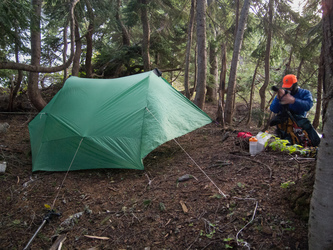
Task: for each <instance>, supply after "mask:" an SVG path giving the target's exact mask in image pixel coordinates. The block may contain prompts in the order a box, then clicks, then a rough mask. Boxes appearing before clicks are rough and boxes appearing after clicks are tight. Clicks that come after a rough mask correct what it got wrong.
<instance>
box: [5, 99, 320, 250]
mask: <svg viewBox="0 0 333 250" xmlns="http://www.w3.org/2000/svg"><path fill="white" fill-rule="evenodd" d="M205 111H206V112H207V113H208V114H209V115H210V116H211V117H212V118H214V117H215V106H211V105H206V108H205ZM238 117H239V118H241V116H238ZM28 119H29V116H27V115H6V114H1V115H0V122H8V123H9V124H10V128H9V129H8V131H7V133H5V134H0V162H1V161H2V160H5V161H6V162H7V169H6V172H5V173H1V174H0V182H1V192H0V249H23V248H24V247H25V246H26V245H27V243H28V242H29V240H30V239H31V238H32V237H33V235H34V233H35V232H36V230H37V229H38V227H39V226H40V225H41V223H42V221H43V218H45V215H46V214H47V206H46V207H45V204H47V205H48V206H51V207H53V208H54V209H55V212H56V213H61V215H59V216H58V215H52V216H51V217H50V220H49V221H48V223H46V224H45V225H44V227H43V228H42V229H41V230H40V232H39V233H38V234H37V236H36V237H35V238H34V239H33V241H32V243H31V245H30V247H31V249H50V248H51V246H52V245H53V244H54V243H55V241H56V240H57V239H64V241H63V243H62V249H118V250H120V249H147V250H148V249H227V248H231V249H302V250H303V249H307V248H308V247H307V215H308V202H309V199H310V198H309V194H310V193H311V191H312V190H311V189H312V185H313V173H314V168H315V161H314V160H311V159H305V160H298V161H296V160H295V159H294V158H293V157H295V156H293V157H292V156H290V155H288V154H287V153H283V152H275V151H272V150H270V149H266V150H265V151H264V152H261V153H260V154H258V155H256V156H254V157H251V156H250V155H249V154H248V149H247V148H246V145H245V146H244V144H243V143H240V139H239V138H237V134H238V132H241V131H249V132H251V133H253V134H256V133H257V132H258V131H259V128H258V127H257V126H255V125H252V126H251V127H248V126H245V125H244V124H243V123H244V122H242V123H240V124H238V125H237V128H236V129H235V130H233V129H229V130H227V131H226V130H222V128H221V126H219V125H218V124H215V123H212V124H209V125H206V126H204V127H202V128H200V129H197V130H195V131H193V132H191V133H189V134H187V135H184V136H182V137H180V138H177V139H176V140H175V141H174V140H172V141H169V142H167V143H165V144H164V145H162V146H160V147H158V148H157V149H156V150H154V151H153V152H151V153H150V154H149V155H148V156H147V157H146V158H145V159H144V165H145V170H144V171H138V170H119V169H118V170H115V169H101V170H89V171H74V172H68V174H66V173H64V172H61V173H58V172H56V173H53V172H37V173H32V172H31V168H32V166H31V153H30V139H29V133H28V127H27V121H28ZM226 135H228V137H227V138H226V139H225V140H224V138H225V137H226ZM184 175H189V176H190V178H185V181H182V180H181V179H180V180H179V178H180V177H183V176H184ZM282 183H284V185H281V184H282ZM286 183H287V184H286Z"/></svg>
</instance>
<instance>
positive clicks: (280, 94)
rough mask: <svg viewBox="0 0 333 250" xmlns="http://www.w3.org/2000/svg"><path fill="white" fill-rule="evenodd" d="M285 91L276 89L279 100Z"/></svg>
mask: <svg viewBox="0 0 333 250" xmlns="http://www.w3.org/2000/svg"><path fill="white" fill-rule="evenodd" d="M285 93H286V91H285V90H284V89H279V90H278V91H277V98H278V99H279V100H281V97H282V96H283V95H284V94H285Z"/></svg>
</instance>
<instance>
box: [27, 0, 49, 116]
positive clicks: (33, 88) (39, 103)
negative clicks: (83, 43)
mask: <svg viewBox="0 0 333 250" xmlns="http://www.w3.org/2000/svg"><path fill="white" fill-rule="evenodd" d="M31 3H32V8H33V10H34V14H35V15H34V16H33V17H32V18H31V30H30V32H31V64H32V65H34V66H37V67H38V66H39V65H40V56H41V34H40V18H41V12H42V0H32V1H31ZM38 82H39V73H38V72H30V73H29V79H28V96H29V99H30V102H31V103H32V105H33V106H34V107H35V108H37V110H39V111H40V110H42V109H43V108H44V107H45V106H46V102H45V101H44V99H43V97H42V95H41V93H40V91H39V88H38Z"/></svg>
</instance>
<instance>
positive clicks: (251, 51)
mask: <svg viewBox="0 0 333 250" xmlns="http://www.w3.org/2000/svg"><path fill="white" fill-rule="evenodd" d="M301 3H302V2H301ZM291 6H292V1H289V0H257V1H249V0H246V1H242V0H236V1H229V0H218V1H217V0H216V1H213V0H208V1H207V2H206V1H195V0H186V1H178V0H156V1H149V0H139V1H133V0H123V1H122V0H98V1H97V0H75V1H70V0H52V1H42V0H33V1H32V2H30V1H25V0H18V1H2V3H0V16H1V17H0V27H1V29H0V48H1V51H0V61H1V62H0V69H1V70H0V85H1V86H2V87H3V88H2V90H1V91H2V94H3V95H5V96H7V97H3V99H4V98H5V99H6V100H7V101H6V102H3V104H2V107H1V108H2V110H8V111H13V110H17V105H16V103H15V99H16V97H17V96H20V95H22V93H23V94H24V93H27V94H28V96H29V99H30V102H31V104H32V106H34V107H35V108H36V109H37V110H41V109H42V108H43V107H44V106H45V105H46V103H47V100H44V98H43V97H42V95H41V94H40V92H41V90H43V89H45V88H50V86H57V87H59V88H60V87H61V86H62V84H63V83H64V81H65V80H66V78H68V77H69V76H70V75H73V76H79V77H87V78H116V77H122V76H127V75H131V74H136V73H140V72H143V71H148V70H152V69H154V68H158V69H159V70H160V71H162V72H163V77H164V78H166V79H167V80H168V81H169V82H170V83H172V84H173V86H174V87H175V88H177V89H178V90H180V91H183V93H184V94H185V95H186V96H187V97H188V98H190V99H192V100H193V101H194V102H195V103H196V104H197V105H198V106H199V107H201V108H202V107H203V106H204V103H205V102H213V103H216V107H217V108H216V111H217V113H216V119H217V120H218V121H219V122H221V123H222V124H224V123H226V124H231V123H232V118H233V111H234V108H235V105H236V104H237V103H239V102H242V103H245V104H246V105H247V107H248V110H250V112H249V117H248V120H249V121H250V120H251V118H253V117H254V118H255V119H257V120H258V125H259V126H261V125H262V124H263V122H264V121H265V119H264V118H267V116H269V112H268V111H269V110H268V107H269V104H270V102H271V101H272V99H273V97H274V92H273V91H271V87H272V86H273V85H281V83H282V78H283V76H284V75H285V74H288V73H292V74H295V75H297V77H298V80H299V85H300V86H301V87H302V88H307V89H309V90H310V91H311V92H312V94H313V97H314V103H315V104H316V106H314V108H313V109H312V110H311V112H310V116H309V117H310V119H311V121H313V123H314V127H315V128H320V124H321V123H320V122H321V118H320V112H321V102H322V101H321V95H322V86H323V84H322V81H323V77H322V74H323V73H322V70H321V69H322V66H321V65H322V63H321V62H322V59H321V48H322V24H321V20H322V19H321V18H322V16H321V6H320V1H314V0H310V1H303V4H302V8H299V9H298V10H297V11H296V10H295V8H292V7H291ZM7 98H8V99H7Z"/></svg>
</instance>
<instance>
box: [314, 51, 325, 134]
mask: <svg viewBox="0 0 333 250" xmlns="http://www.w3.org/2000/svg"><path fill="white" fill-rule="evenodd" d="M323 76H324V45H323V46H322V47H321V53H320V60H319V67H318V81H317V103H316V113H315V117H314V119H313V122H312V126H313V127H314V128H315V129H317V128H318V126H319V120H320V113H321V102H322V94H323Z"/></svg>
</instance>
